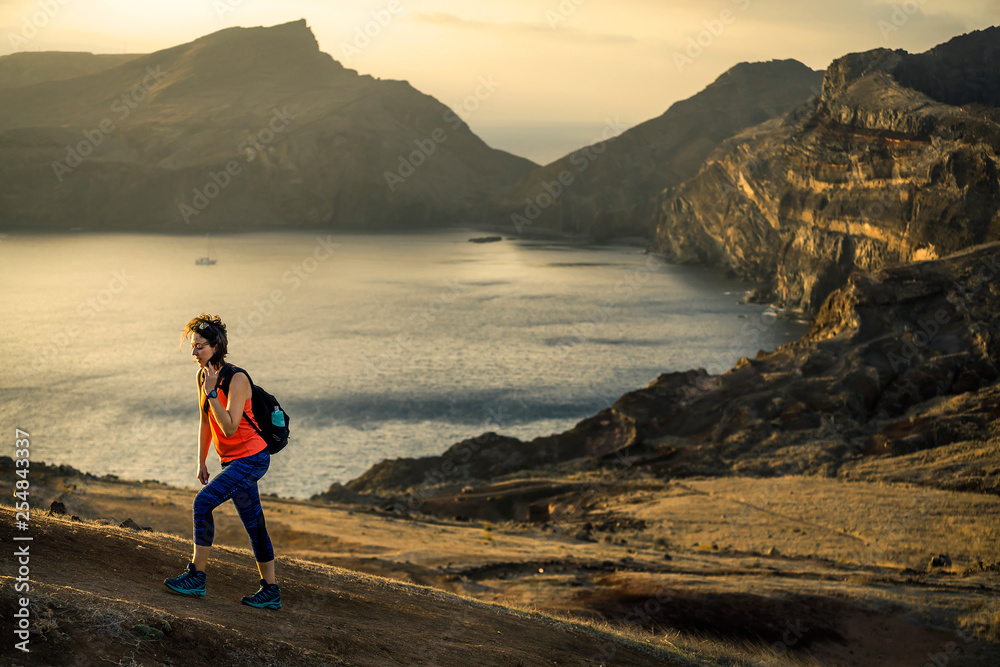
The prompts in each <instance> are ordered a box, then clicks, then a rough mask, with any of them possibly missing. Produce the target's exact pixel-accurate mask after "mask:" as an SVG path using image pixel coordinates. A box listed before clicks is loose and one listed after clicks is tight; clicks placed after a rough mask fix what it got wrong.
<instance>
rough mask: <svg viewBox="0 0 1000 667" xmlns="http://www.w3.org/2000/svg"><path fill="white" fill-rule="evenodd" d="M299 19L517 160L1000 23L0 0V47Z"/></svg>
mask: <svg viewBox="0 0 1000 667" xmlns="http://www.w3.org/2000/svg"><path fill="white" fill-rule="evenodd" d="M379 17H381V19H382V21H381V23H383V24H385V25H382V24H380V23H379V22H377V19H378V18H379ZM299 18H305V19H306V20H307V22H308V24H309V26H310V27H311V28H312V30H313V32H314V34H315V35H316V38H317V39H318V40H319V44H320V48H321V49H322V50H324V51H326V52H327V53H329V54H330V55H332V56H333V57H334V58H335V59H337V60H340V61H341V62H344V63H345V64H346V65H347V66H348V67H351V68H353V69H357V70H358V71H360V72H362V73H366V74H372V75H373V76H377V77H381V78H392V79H406V80H408V81H409V82H410V83H412V84H413V85H414V86H415V87H416V88H418V89H419V90H421V91H423V92H425V93H429V94H431V95H434V96H435V97H437V98H438V99H439V100H441V101H442V102H444V103H445V104H448V105H449V106H451V107H453V108H454V109H455V110H456V111H457V112H458V113H459V115H461V116H463V117H464V118H465V119H466V120H467V121H468V122H469V124H470V125H471V126H472V128H473V130H474V131H476V132H478V133H479V134H481V135H482V136H484V137H485V138H487V140H488V141H490V143H491V144H493V145H498V144H499V145H500V147H502V148H507V149H508V150H513V151H514V152H518V153H520V154H522V155H524V154H526V152H528V150H526V149H529V148H530V147H531V145H532V143H533V142H535V141H536V138H537V137H541V136H548V137H549V138H550V139H551V138H552V137H563V138H564V141H565V142H566V143H567V145H568V149H567V150H569V149H572V148H575V147H578V146H580V145H582V144H585V143H590V141H588V140H587V139H588V138H591V137H589V135H594V138H596V137H597V136H598V135H599V133H600V131H601V128H602V127H603V126H604V125H605V123H606V122H607V121H608V120H617V122H618V123H621V124H624V125H628V126H631V125H634V124H636V123H639V122H642V121H644V120H647V119H649V118H652V117H654V116H657V115H659V114H661V113H663V111H665V110H666V109H667V107H669V106H670V104H671V103H673V102H675V101H677V100H679V99H683V98H686V97H689V96H691V95H693V94H694V93H696V92H698V91H699V90H701V89H702V88H704V87H705V86H706V85H707V84H709V83H711V81H712V80H714V79H715V78H716V77H717V76H719V74H721V73H722V72H724V71H725V70H727V69H728V68H729V67H731V66H732V65H734V64H736V63H738V62H741V61H758V60H771V59H783V58H795V59H797V60H800V61H802V62H804V63H805V64H807V65H809V66H810V67H813V68H815V69H823V68H825V67H826V66H827V65H828V64H829V63H830V61H831V60H832V59H833V58H836V57H838V56H840V55H843V54H844V53H848V52H852V51H864V50H867V49H871V48H875V47H880V46H885V47H891V48H903V49H906V50H908V51H924V50H926V49H928V48H930V47H932V46H934V45H935V44H938V43H940V42H943V41H946V40H948V39H949V38H951V37H953V36H955V35H957V34H961V33H963V32H968V31H969V30H975V29H980V28H985V27H988V26H990V25H993V24H995V23H998V22H1000V0H949V1H948V2H944V1H943V0H908V1H907V2H901V3H884V2H875V1H872V0H841V1H839V2H832V1H829V0H825V1H812V0H806V1H802V0H698V1H696V0H678V1H666V0H615V1H614V2H612V1H611V0H476V1H475V2H472V1H470V0H464V1H462V2H459V0H374V1H371V2H369V1H367V0H359V1H355V2H331V1H329V0H327V1H325V2H323V1H320V0H284V1H282V2H265V1H264V0H162V1H154V0H35V1H33V2H23V1H19V0H0V35H3V39H2V41H0V55H3V54H7V53H12V52H14V51H25V50H27V51H44V50H61V51H91V52H95V53H121V52H122V51H123V50H127V51H128V52H131V53H146V52H150V51H155V50H157V49H162V48H166V47H169V46H174V45H176V44H180V43H183V42H187V41H190V40H193V39H195V38H197V37H200V36H202V35H205V34H208V33H211V32H214V31H216V30H219V29H222V28H226V27H230V26H256V25H273V24H277V23H284V22H286V21H293V20H297V19H299ZM38 26H40V27H38ZM366 28H367V32H368V33H369V35H370V36H368V35H364V36H359V32H358V31H359V30H360V31H364V30H365V29H366ZM365 40H367V43H366V41H365ZM355 50H356V51H355ZM484 79H485V80H489V81H492V82H493V85H491V86H490V88H492V89H493V92H492V93H488V94H486V91H487V90H488V89H487V88H485V87H482V86H481V85H480V82H481V81H482V80H484ZM477 88H478V90H479V92H480V96H481V97H484V98H485V99H475V98H470V97H469V96H470V95H474V94H475V93H476V91H477ZM571 136H572V138H571ZM522 145H523V146H522ZM519 147H521V148H520V150H519V149H518V148H519ZM546 150H550V151H554V152H555V153H556V154H562V153H561V152H559V150H558V149H557V148H556V147H555V146H553V147H551V148H549V149H546ZM562 152H565V151H562ZM529 157H530V156H529ZM552 157H555V155H553V156H552ZM536 159H537V156H536Z"/></svg>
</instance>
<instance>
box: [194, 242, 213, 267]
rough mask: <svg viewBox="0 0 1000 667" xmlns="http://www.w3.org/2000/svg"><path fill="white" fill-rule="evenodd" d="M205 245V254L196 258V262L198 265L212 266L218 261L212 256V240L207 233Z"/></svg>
mask: <svg viewBox="0 0 1000 667" xmlns="http://www.w3.org/2000/svg"><path fill="white" fill-rule="evenodd" d="M205 246H206V249H205V256H204V257H199V258H198V259H196V260H194V263H195V264H197V265H198V266H211V265H212V264H215V262H216V260H215V258H214V257H212V240H211V239H210V238H209V237H208V234H205Z"/></svg>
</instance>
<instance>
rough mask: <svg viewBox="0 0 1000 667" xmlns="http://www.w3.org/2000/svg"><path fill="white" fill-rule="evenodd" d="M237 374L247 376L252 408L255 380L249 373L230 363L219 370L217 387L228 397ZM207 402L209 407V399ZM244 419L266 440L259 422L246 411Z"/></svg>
mask: <svg viewBox="0 0 1000 667" xmlns="http://www.w3.org/2000/svg"><path fill="white" fill-rule="evenodd" d="M237 373H243V374H244V375H246V376H247V381H248V382H249V383H250V405H251V406H252V405H253V387H254V384H253V380H252V379H250V374H249V373H247V372H246V371H245V370H243V369H242V368H240V367H239V366H234V365H233V364H228V363H227V364H226V365H225V366H223V367H222V368H221V369H220V370H219V381H218V383H217V386H218V388H219V389H222V391H223V393H225V395H226V396H229V384H230V383H231V382H232V381H233V378H234V377H235V376H236V374H237ZM205 400H206V405H207V402H208V399H205ZM243 418H244V419H246V420H247V423H249V424H250V426H252V427H253V430H255V431H257V435H259V436H260V437H261V438H264V434H263V433H261V432H260V428H259V427H258V426H257V422H256V421H255V420H254V419H252V418H251V417H250V415H248V414H247V413H246V410H244V411H243ZM264 441H265V442H266V441H267V439H266V438H264Z"/></svg>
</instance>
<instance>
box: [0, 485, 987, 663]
mask: <svg viewBox="0 0 1000 667" xmlns="http://www.w3.org/2000/svg"><path fill="white" fill-rule="evenodd" d="M7 486H9V483H8V484H7ZM0 491H2V492H3V495H4V496H5V497H6V498H10V497H11V494H10V492H9V490H8V489H6V488H4V483H3V482H0ZM32 494H33V495H32V501H33V505H34V506H35V507H46V508H47V507H48V506H49V503H50V502H51V501H52V500H59V501H61V502H63V503H64V504H65V506H66V509H67V512H68V513H69V514H71V515H72V514H75V515H78V516H79V517H81V518H83V519H87V520H93V519H109V520H110V521H111V522H112V523H113V524H114V525H115V526H117V524H118V523H119V522H121V521H123V520H125V519H127V518H130V519H132V520H133V521H135V522H136V523H138V524H139V525H140V526H148V527H150V528H152V529H153V530H154V531H157V532H162V533H167V534H169V535H173V536H177V538H180V539H176V540H173V541H170V542H169V545H170V546H169V548H164V547H162V546H159V545H156V544H148V545H144V544H139V545H137V547H138V550H139V551H141V552H143V554H142V555H143V557H142V559H141V560H140V561H139V562H137V563H136V566H135V567H136V569H137V570H142V571H136V572H131V573H130V577H131V583H130V585H131V586H132V587H133V588H132V589H131V591H132V595H129V594H126V593H121V592H116V593H115V595H116V596H120V597H121V599H124V600H133V601H138V600H141V599H144V598H145V597H146V596H147V595H149V596H155V598H156V599H157V600H159V599H160V598H162V597H163V591H161V590H160V589H161V588H162V584H161V583H160V582H161V581H162V579H163V578H164V577H165V576H171V575H173V574H176V573H177V572H179V571H181V569H183V567H184V565H185V564H186V562H187V559H188V554H187V551H188V546H187V545H189V544H190V543H189V542H188V541H187V540H189V539H190V538H189V533H190V504H191V500H192V498H193V495H194V492H193V491H192V490H190V489H176V488H171V487H167V486H165V485H161V484H158V483H152V482H145V483H128V482H122V481H116V480H108V479H100V480H98V479H92V478H84V477H79V476H75V475H68V476H67V475H60V474H57V473H56V472H53V473H51V474H43V475H38V476H36V477H35V478H34V480H33V487H32ZM264 506H265V513H266V516H267V524H268V529H269V532H270V534H271V538H272V541H273V543H274V545H275V548H276V552H277V553H278V554H279V558H280V561H279V579H280V580H283V581H289V582H295V583H294V584H293V586H292V587H291V590H296V589H297V587H299V586H315V587H316V590H320V589H322V588H323V586H324V585H325V584H323V583H322V582H321V581H320V580H318V579H316V580H314V579H313V578H311V577H312V575H311V574H306V573H308V572H313V570H312V569H310V568H319V570H316V571H323V572H326V571H325V570H322V566H324V565H325V566H333V567H334V568H344V569H343V570H340V569H334V570H331V572H336V573H338V574H337V575H336V576H337V577H341V578H342V579H343V578H344V577H349V576H353V577H355V578H357V577H363V576H364V575H363V574H361V573H365V574H369V575H376V576H379V577H389V578H391V579H393V580H397V581H398V582H406V583H409V584H418V585H422V586H429V587H433V588H434V589H437V590H440V591H444V592H447V593H454V594H459V595H461V596H466V597H469V598H475V599H477V600H480V601H482V602H486V603H500V604H503V605H512V606H514V607H515V608H517V609H524V610H537V611H540V612H545V613H554V614H559V615H565V616H568V617H571V618H579V619H589V620H595V621H606V622H610V623H611V624H612V625H613V626H615V627H618V628H620V629H622V630H623V631H625V632H626V633H629V634H631V635H632V636H639V637H644V636H645V637H647V638H648V640H649V641H648V645H650V646H661V647H663V646H668V644H667V642H668V641H669V642H671V643H673V644H674V645H677V646H679V647H682V648H686V649H696V650H700V649H701V648H705V647H706V646H708V647H709V648H710V649H711V650H710V651H709V653H711V652H712V651H717V650H721V653H720V655H722V656H723V657H724V656H726V655H738V656H742V658H741V659H743V660H746V661H748V662H746V664H752V662H753V661H754V660H759V661H761V662H763V663H765V664H788V663H801V662H805V663H807V664H817V663H818V664H824V665H924V664H926V663H928V662H930V663H931V664H934V660H938V662H940V661H941V660H945V659H946V661H947V664H948V665H963V664H964V665H996V664H1000V645H998V644H997V642H998V641H1000V637H998V636H997V632H998V626H1000V601H998V597H997V590H998V588H1000V572H998V569H1000V567H998V566H1000V540H998V539H997V538H998V533H1000V498H997V497H995V496H986V495H978V494H969V493H954V492H947V491H937V490H931V489H925V488H919V487H912V486H909V485H902V484H887V483H862V482H855V483H847V482H842V481H837V480H831V479H825V478H814V477H786V478H774V479H741V478H735V479H733V478H730V479H701V480H699V479H687V480H679V481H672V482H668V483H664V482H660V481H657V480H648V481H647V482H644V483H635V482H631V483H629V484H623V485H620V486H618V487H616V488H608V489H606V493H604V494H602V495H601V496H600V497H598V498H597V499H596V500H593V501H589V502H588V503H587V504H586V506H584V505H577V506H574V505H572V504H566V505H564V506H553V507H552V511H553V514H552V516H553V520H552V521H550V522H546V523H529V522H503V523H496V524H493V523H488V522H479V521H460V520H450V519H441V518H435V517H430V516H422V515H415V516H411V517H401V516H398V515H395V514H393V513H389V512H382V511H377V510H374V509H364V508H360V507H357V506H332V505H327V504H319V503H312V502H305V501H292V500H285V499H277V498H266V499H265V502H264ZM4 521H5V527H6V526H7V525H8V524H9V523H10V520H9V518H8V517H5V518H4ZM63 523H66V525H70V526H76V527H77V530H84V527H85V526H87V524H79V523H73V522H68V521H63ZM216 527H217V544H218V545H220V546H227V547H233V548H234V549H235V550H233V551H227V552H226V554H225V557H224V558H222V559H221V560H224V561H225V565H224V566H223V565H221V564H220V565H219V568H220V569H222V570H223V571H225V572H226V574H225V577H227V579H226V581H227V582H229V581H231V582H232V586H233V588H234V590H233V591H232V594H230V595H229V598H230V600H228V601H226V602H225V603H223V602H221V601H220V602H218V604H230V603H231V601H232V599H236V600H238V599H239V596H240V595H243V594H246V593H248V592H252V591H253V590H255V589H256V586H255V573H254V571H253V570H252V569H251V568H252V558H251V556H250V555H249V552H248V551H245V548H246V546H247V538H246V535H245V533H244V532H243V528H242V525H241V524H240V522H239V520H238V518H237V516H236V513H235V511H234V510H233V508H232V506H231V504H228V503H227V504H226V505H224V506H223V507H222V508H220V510H218V511H217V514H216ZM101 528H102V527H101V526H93V527H87V528H86V530H99V529H101ZM7 530H8V531H9V530H10V529H9V528H7ZM104 530H111V529H109V528H104ZM114 531H116V532H115V535H116V537H114V539H119V538H118V537H117V534H118V533H123V534H126V533H127V532H128V531H119V530H118V529H117V528H115V529H114ZM146 535H149V533H145V532H134V533H132V534H126V535H125V537H126V538H129V539H135V540H139V541H140V542H141V541H142V540H143V539H144V537H143V536H146ZM98 537H99V536H93V537H91V538H90V539H91V540H92V541H93V540H97V541H98V542H99V541H100V540H99V539H98ZM82 539H83V538H82V537H80V538H78V542H79V540H82ZM106 539H109V540H110V539H112V538H111V536H108V537H107V538H106ZM5 541H6V540H5ZM53 546H54V548H55V550H54V552H53V553H58V554H62V555H68V554H69V553H71V552H73V551H74V549H75V547H73V546H72V545H69V544H59V545H50V548H51V547H53ZM129 550H130V551H135V550H136V549H131V548H130V549H129ZM217 551H219V552H222V551H223V550H221V549H220V550H217ZM938 554H946V555H948V556H949V558H950V561H951V564H950V565H949V566H945V567H930V566H929V563H930V560H931V557H932V556H935V555H938ZM94 557H96V554H95V556H94ZM94 557H92V558H91V561H88V562H89V565H88V567H89V568H90V569H89V571H90V572H91V575H89V576H90V577H92V579H91V580H88V581H90V584H91V585H90V586H89V587H88V586H83V585H79V586H78V584H77V583H75V582H76V580H77V578H78V577H79V576H80V575H79V574H78V573H77V572H76V571H74V570H67V571H65V572H62V573H61V575H60V576H59V577H52V578H46V579H42V580H41V581H44V582H45V583H46V584H51V585H56V586H62V587H73V588H77V587H78V588H80V589H81V590H85V591H87V592H88V593H90V594H103V593H101V592H100V591H101V590H102V589H101V588H100V586H104V585H109V584H107V583H101V584H100V585H97V586H96V589H95V584H94V581H96V579H97V578H99V572H100V570H101V568H103V569H104V571H105V572H106V573H107V577H108V580H109V581H111V582H113V581H114V580H115V577H114V576H113V575H111V574H110V573H108V572H107V570H108V568H113V569H114V565H115V564H116V562H115V560H116V558H115V556H113V555H111V554H109V555H108V558H107V560H106V561H104V560H100V559H98V561H97V562H93V561H94ZM288 559H301V560H303V561H311V562H313V563H317V564H320V565H315V566H306V565H302V564H296V563H290V562H289V560H288ZM119 565H124V566H125V567H130V565H129V564H128V563H127V562H125V563H119ZM213 568H214V566H213ZM149 570H152V571H149ZM116 571H117V570H116ZM214 571H215V570H214V569H211V568H210V570H209V572H210V576H211V575H212V573H213V572H214ZM323 576H328V577H329V576H333V575H330V574H324V575H323ZM317 577H319V575H317ZM214 580H215V579H214V578H213V581H214ZM338 581H339V580H338ZM358 581H362V580H361V579H359V580H358ZM364 581H367V579H365V580H364ZM378 581H382V580H381V579H379V580H378ZM227 585H228V584H227ZM239 585H241V586H242V588H239V589H238V590H239V591H242V592H239V594H237V592H238V591H237V590H236V589H237V588H238V586H239ZM357 585H359V586H361V584H360V583H359V584H357ZM244 589H245V590H244ZM419 590H424V589H419ZM324 596H328V597H330V599H326V597H324V601H323V603H322V604H321V605H320V608H321V609H323V610H324V611H323V613H324V614H331V616H329V618H328V621H329V624H330V625H331V627H339V626H338V624H339V623H342V622H343V620H344V618H346V617H344V616H342V615H339V612H335V611H334V608H335V607H336V603H335V599H336V598H337V594H336V592H335V591H334V590H333V589H332V588H331V590H329V591H326V592H325V593H324ZM170 597H171V596H168V598H170ZM302 601H303V598H302V597H299V596H297V595H294V594H293V595H291V596H290V597H289V598H288V600H287V602H286V609H283V610H281V612H278V613H281V614H285V615H289V614H295V613H300V612H301V613H306V614H308V613H309V612H308V611H307V610H302V609H301V606H302ZM184 602H189V601H184ZM177 604H178V603H176V602H175V603H173V604H172V605H171V606H163V605H161V604H159V603H158V604H157V605H155V607H156V609H158V610H161V611H163V613H169V614H175V615H176V614H180V613H182V612H181V610H180V609H179V608H178V607H177ZM210 604H216V602H211V603H210ZM393 604H399V605H402V606H405V605H404V604H403V603H401V602H398V601H394V602H393ZM407 604H408V603H407ZM213 610H214V607H213ZM297 610H298V611H297ZM240 611H241V609H240V607H239V606H238V605H237V606H236V607H235V612H240ZM352 613H353V612H352ZM440 613H441V616H440V617H439V618H438V620H437V621H435V622H433V623H432V622H431V621H427V619H423V620H420V619H416V618H409V617H407V618H402V617H400V618H399V619H397V621H398V622H399V623H405V624H408V625H407V627H408V628H409V630H410V632H412V633H414V638H413V642H415V643H418V644H421V645H426V644H427V638H428V637H432V636H437V635H441V633H442V632H443V633H445V634H446V635H448V636H449V637H450V634H454V633H455V631H456V629H457V628H458V627H459V626H458V625H456V624H455V623H452V622H451V621H448V614H449V613H451V612H447V611H441V612H440ZM214 614H215V611H213V612H212V614H209V615H208V616H205V615H201V616H200V617H201V618H203V619H204V620H206V622H209V618H212V617H213V615H214ZM237 615H238V614H237ZM424 621H426V622H424ZM296 623H297V621H296ZM410 624H411V625H410ZM442 624H443V625H442ZM452 626H454V627H452ZM462 627H464V626H462ZM449 628H451V630H449ZM317 631H318V628H317ZM521 632H522V631H520V630H519V631H518V633H521ZM349 634H350V633H349ZM343 641H347V639H346V638H345V639H344V640H343ZM468 641H469V640H468V638H464V635H463V638H462V639H460V640H456V644H458V645H465V644H468ZM512 641H513V643H512V644H511V645H508V647H509V648H510V650H514V648H515V647H520V643H519V642H521V641H522V638H521V636H520V634H518V636H517V638H516V639H514V640H512ZM524 641H525V642H527V641H528V639H527V635H526V636H525V637H524ZM573 641H576V640H575V639H574V640H573ZM747 643H749V644H752V645H755V646H759V647H763V648H760V649H758V648H752V647H751V648H747V647H746V646H747ZM303 646H306V645H305V644H304V645H303ZM574 646H576V645H574ZM719 646H722V647H723V648H722V649H719ZM308 647H309V648H308V650H309V651H313V652H315V653H310V654H309V655H308V656H305V657H304V658H303V660H306V662H309V660H311V658H312V657H315V655H319V654H323V651H324V650H331V651H333V654H335V655H341V656H343V655H344V654H343V653H342V651H341V649H340V648H338V649H337V650H335V651H334V650H333V649H330V648H329V647H328V648H327V649H324V648H323V647H321V646H312V645H311V644H310V645H308ZM592 648H593V647H592V646H587V645H586V644H585V643H584V644H580V645H578V646H576V648H574V649H572V652H571V655H573V656H574V658H573V660H575V662H571V663H565V664H591V663H590V662H587V660H588V659H589V658H588V656H590V657H593V656H592V655H591V653H587V651H588V650H590V649H592ZM355 649H356V651H357V653H356V654H354V655H355V658H354V659H355V660H357V662H350V661H349V662H350V664H434V661H437V662H438V663H440V664H451V663H448V662H447V661H445V660H443V659H442V658H441V657H435V658H434V659H433V660H432V661H430V662H427V661H426V660H425V661H424V662H421V660H422V658H419V657H416V658H415V657H414V655H411V656H410V659H413V660H414V661H413V662H407V661H406V660H403V659H402V658H400V657H399V655H398V654H394V655H393V657H392V660H391V661H390V660H389V659H388V658H386V660H387V662H384V663H379V662H378V661H377V660H376V661H375V662H371V661H370V660H372V656H373V655H375V654H374V653H372V651H374V650H375V649H374V648H373V647H372V646H370V645H367V644H365V645H364V646H360V648H359V647H355ZM393 650H398V647H397V648H396V649H393ZM517 650H521V649H520V648H517ZM304 655H305V654H304ZM519 655H520V654H519ZM560 655H562V654H560ZM567 655H570V654H567ZM623 655H624V654H621V653H619V654H617V656H616V658H615V659H614V660H605V662H606V663H607V664H647V663H644V662H643V660H644V658H643V657H642V656H641V655H638V656H633V657H632V658H625V657H623ZM358 656H360V659H359V658H358ZM424 657H426V656H424ZM597 657H598V658H600V657H601V656H600V655H598V656H597ZM518 659H522V658H512V660H518ZM555 659H556V660H562V659H566V657H565V655H562V658H560V657H559V656H557V657H556V658H555ZM580 660H583V662H580ZM629 660H633V661H634V662H629ZM660 660H661V661H662V658H660ZM601 662H602V660H597V662H594V663H593V664H600V663H601ZM310 664H312V663H310ZM455 664H461V663H458V662H457V663H455ZM484 664H518V663H517V662H496V663H488V662H487V663H484ZM524 664H545V663H539V662H536V661H534V660H528V661H527V662H524ZM558 664H563V663H561V662H560V663H558ZM648 664H654V663H648ZM657 664H662V662H660V663H657Z"/></svg>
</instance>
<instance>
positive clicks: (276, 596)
mask: <svg viewBox="0 0 1000 667" xmlns="http://www.w3.org/2000/svg"><path fill="white" fill-rule="evenodd" d="M243 604H245V605H250V606H251V607H257V608H258V609H281V589H280V588H278V585H277V584H269V583H267V582H266V581H264V580H263V579H261V580H260V589H259V590H258V591H257V592H256V593H254V594H253V595H244V596H243Z"/></svg>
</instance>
